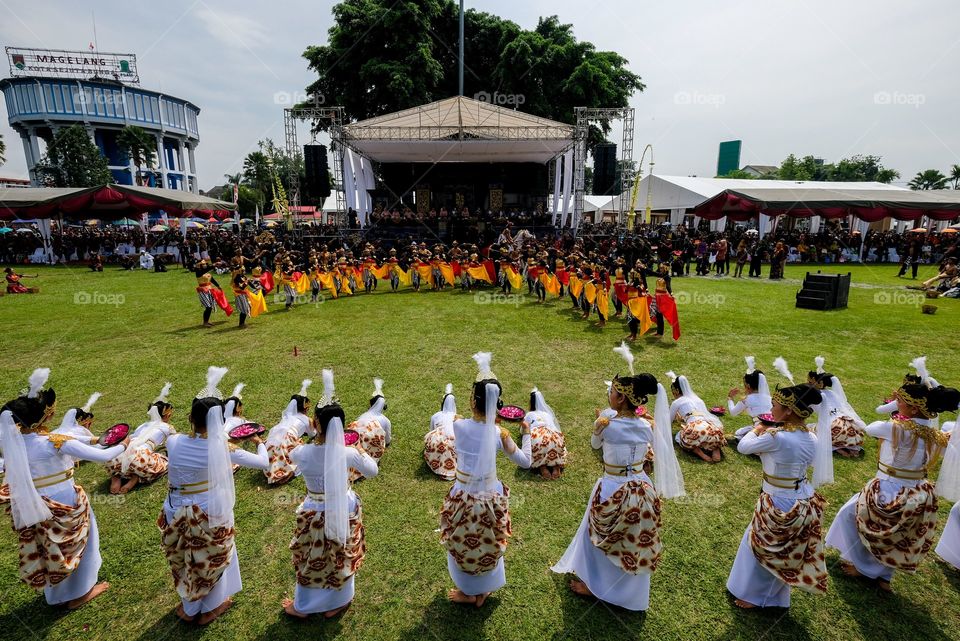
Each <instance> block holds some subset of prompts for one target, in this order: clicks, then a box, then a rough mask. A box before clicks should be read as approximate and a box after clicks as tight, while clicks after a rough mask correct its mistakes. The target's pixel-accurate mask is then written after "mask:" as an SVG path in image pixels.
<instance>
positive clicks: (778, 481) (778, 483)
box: [763, 472, 807, 490]
mask: <svg viewBox="0 0 960 641" xmlns="http://www.w3.org/2000/svg"><path fill="white" fill-rule="evenodd" d="M763 480H764V481H765V482H766V483H768V484H770V485H772V486H773V487H779V488H780V489H782V490H799V489H800V486H801V485H803V484H804V483H806V482H807V477H805V476H804V477H802V478H790V477H784V476H774V475H772V474H767V473H766V472H764V473H763Z"/></svg>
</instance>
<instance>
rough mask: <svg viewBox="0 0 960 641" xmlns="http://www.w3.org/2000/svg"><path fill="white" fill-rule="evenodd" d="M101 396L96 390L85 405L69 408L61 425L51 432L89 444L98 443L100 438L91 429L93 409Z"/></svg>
mask: <svg viewBox="0 0 960 641" xmlns="http://www.w3.org/2000/svg"><path fill="white" fill-rule="evenodd" d="M100 396H101V394H100V392H94V393H93V394H91V396H90V398H89V399H87V404H86V405H84V406H83V407H71V408H70V409H68V410H67V413H66V414H64V415H63V420H62V421H60V427H58V428H57V429H55V430H53V431H52V432H51V434H62V435H64V436H69V437H71V438H75V439H77V440H78V441H80V442H81V443H86V444H87V445H96V444H97V441H98V440H99V439H98V438H97V437H96V436H94V434H93V432H91V431H90V428H91V427H92V426H93V412H92V411H91V410H92V408H93V405H94V403H96V402H97V401H98V400H99V399H100Z"/></svg>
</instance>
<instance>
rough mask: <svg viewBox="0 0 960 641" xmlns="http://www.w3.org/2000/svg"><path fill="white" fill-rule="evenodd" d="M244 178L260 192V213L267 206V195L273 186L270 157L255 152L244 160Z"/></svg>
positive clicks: (260, 152)
mask: <svg viewBox="0 0 960 641" xmlns="http://www.w3.org/2000/svg"><path fill="white" fill-rule="evenodd" d="M243 177H244V179H245V180H246V181H247V184H249V185H250V186H251V187H253V188H254V189H256V190H257V191H258V192H259V200H260V211H263V209H264V206H265V204H266V200H265V194H266V193H267V189H270V186H271V185H272V184H273V168H272V166H271V162H270V157H269V156H267V154H265V153H263V152H262V151H253V152H250V153H249V154H247V157H246V158H244V159H243Z"/></svg>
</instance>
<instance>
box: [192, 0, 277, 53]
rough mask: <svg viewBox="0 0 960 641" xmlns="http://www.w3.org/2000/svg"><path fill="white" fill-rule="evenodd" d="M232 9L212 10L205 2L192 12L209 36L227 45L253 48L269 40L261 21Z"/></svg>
mask: <svg viewBox="0 0 960 641" xmlns="http://www.w3.org/2000/svg"><path fill="white" fill-rule="evenodd" d="M234 11H235V10H234V9H233V8H230V9H222V10H219V11H217V10H214V9H212V8H210V6H208V5H207V4H205V3H202V2H201V3H200V6H199V8H198V9H197V10H196V11H194V12H193V15H195V16H196V17H198V18H199V19H200V20H201V22H202V23H203V26H204V28H205V29H206V30H207V33H209V34H210V35H211V36H213V37H214V38H216V39H217V40H218V41H219V42H221V43H223V44H225V45H227V46H228V47H235V48H238V49H253V48H255V47H259V46H260V45H264V44H266V43H267V42H269V37H268V35H267V32H266V30H265V29H264V26H263V23H262V22H258V21H256V20H252V19H250V18H247V17H244V16H242V15H237V14H236V13H234Z"/></svg>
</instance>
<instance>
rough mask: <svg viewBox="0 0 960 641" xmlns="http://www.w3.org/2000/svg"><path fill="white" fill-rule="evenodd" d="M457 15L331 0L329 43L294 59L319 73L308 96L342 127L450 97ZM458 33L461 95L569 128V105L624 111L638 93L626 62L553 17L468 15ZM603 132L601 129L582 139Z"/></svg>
mask: <svg viewBox="0 0 960 641" xmlns="http://www.w3.org/2000/svg"><path fill="white" fill-rule="evenodd" d="M458 12H459V8H458V5H457V3H456V2H453V0H400V1H396V0H345V1H344V2H340V3H339V4H337V5H336V6H335V7H334V8H333V14H334V25H333V27H331V28H330V31H329V32H328V43H327V44H325V45H319V46H311V47H308V48H307V50H306V51H305V52H304V54H303V55H304V57H305V58H306V59H307V60H308V62H309V67H310V68H311V69H313V70H314V71H315V72H317V74H318V76H319V78H318V79H317V80H316V81H315V82H314V83H312V84H311V85H310V86H309V87H307V92H308V94H309V95H310V96H311V97H312V98H313V100H314V102H320V101H321V100H322V102H323V103H324V104H328V105H342V106H343V107H344V111H345V116H346V118H347V119H348V120H361V119H365V118H370V117H372V116H376V115H381V114H384V113H389V112H392V111H397V110H400V109H406V108H410V107H415V106H417V105H421V104H424V103H427V102H431V101H434V100H441V99H443V98H448V97H450V96H453V95H456V94H457V83H458V72H457V51H458V25H457V20H458ZM464 33H465V36H464V39H465V62H464V67H465V69H464V95H466V96H475V95H478V94H480V95H483V96H489V97H490V98H493V97H494V96H502V97H503V99H502V100H501V101H500V102H502V103H503V106H508V107H516V108H519V109H520V110H522V111H524V112H527V113H531V114H534V115H537V116H542V117H544V118H551V119H554V120H559V121H561V122H566V123H571V124H572V123H573V122H574V107H577V106H588V107H625V106H627V104H628V103H629V99H630V96H631V95H633V93H634V92H636V91H642V90H643V88H644V85H643V83H642V82H641V80H640V76H638V75H636V74H634V73H633V72H631V71H630V70H628V69H627V60H626V59H624V58H623V57H622V56H620V55H618V54H616V53H614V52H610V51H598V50H597V49H596V47H595V46H594V45H593V44H591V43H589V42H581V41H577V40H576V38H574V36H573V27H572V26H571V25H569V24H562V23H561V22H560V21H559V19H558V18H557V17H556V16H551V17H548V18H541V19H540V21H539V23H538V24H537V26H536V28H535V29H534V30H532V31H526V30H524V29H521V28H520V27H519V26H517V25H516V24H515V23H513V22H510V21H509V20H505V19H503V18H500V17H499V16H495V15H492V14H489V13H483V12H479V11H474V10H469V11H467V12H466V14H465V17H464ZM320 127H321V128H323V123H320ZM608 130H609V127H608V125H607V124H606V123H602V125H601V127H600V130H598V131H596V132H594V133H593V134H592V135H591V142H598V141H600V140H602V136H601V135H600V133H601V131H602V132H603V133H606V132H607V131H608Z"/></svg>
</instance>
